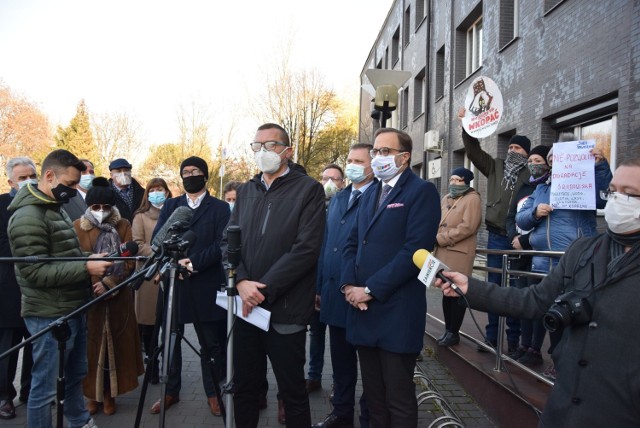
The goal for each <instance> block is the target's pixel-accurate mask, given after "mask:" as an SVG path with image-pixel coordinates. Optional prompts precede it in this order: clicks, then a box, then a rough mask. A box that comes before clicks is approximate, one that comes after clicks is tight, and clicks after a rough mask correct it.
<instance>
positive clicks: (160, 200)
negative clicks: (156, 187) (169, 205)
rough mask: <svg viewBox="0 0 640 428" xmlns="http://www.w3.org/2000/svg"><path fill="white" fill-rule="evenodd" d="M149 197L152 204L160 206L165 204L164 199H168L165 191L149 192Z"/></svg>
mask: <svg viewBox="0 0 640 428" xmlns="http://www.w3.org/2000/svg"><path fill="white" fill-rule="evenodd" d="M147 199H149V202H151V205H153V206H155V207H160V206H162V204H164V201H166V200H167V195H165V194H164V192H149V196H148V197H147Z"/></svg>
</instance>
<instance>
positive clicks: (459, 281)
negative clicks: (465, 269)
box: [433, 271, 469, 297]
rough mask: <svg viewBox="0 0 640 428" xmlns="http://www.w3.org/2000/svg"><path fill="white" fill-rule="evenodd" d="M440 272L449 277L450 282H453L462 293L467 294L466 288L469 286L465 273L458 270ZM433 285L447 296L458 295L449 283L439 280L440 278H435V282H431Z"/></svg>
mask: <svg viewBox="0 0 640 428" xmlns="http://www.w3.org/2000/svg"><path fill="white" fill-rule="evenodd" d="M442 274H443V275H444V276H446V277H447V278H449V279H450V280H451V282H453V283H454V284H455V285H456V286H457V287H458V289H459V290H460V291H462V294H467V289H468V288H469V278H467V276H466V275H465V274H462V273H459V272H448V271H442ZM433 285H434V287H437V288H440V289H442V294H444V295H445V296H447V297H460V295H459V294H458V293H456V291H455V290H454V289H453V288H451V283H449V282H446V281H443V280H441V279H440V278H436V282H435V283H434V284H433Z"/></svg>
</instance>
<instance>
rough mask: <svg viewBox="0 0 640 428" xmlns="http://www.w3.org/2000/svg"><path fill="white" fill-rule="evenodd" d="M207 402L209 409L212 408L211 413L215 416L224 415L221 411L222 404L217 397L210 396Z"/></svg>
mask: <svg viewBox="0 0 640 428" xmlns="http://www.w3.org/2000/svg"><path fill="white" fill-rule="evenodd" d="M207 402H208V403H209V409H211V414H212V415H213V416H222V412H221V411H220V404H218V398H217V397H208V398H207Z"/></svg>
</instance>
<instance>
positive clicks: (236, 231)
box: [227, 224, 242, 267]
mask: <svg viewBox="0 0 640 428" xmlns="http://www.w3.org/2000/svg"><path fill="white" fill-rule="evenodd" d="M240 233H241V231H240V226H237V225H235V224H234V225H231V226H229V227H227V260H228V262H229V265H231V266H232V267H236V266H238V265H239V264H240V261H241V259H242V256H241V249H242V239H241V238H240Z"/></svg>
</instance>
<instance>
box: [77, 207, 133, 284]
mask: <svg viewBox="0 0 640 428" xmlns="http://www.w3.org/2000/svg"><path fill="white" fill-rule="evenodd" d="M112 216H113V209H112V211H111V214H109V217H107V218H105V219H104V221H103V222H102V223H98V220H96V218H95V217H94V216H93V215H92V214H91V208H87V211H85V213H84V215H83V217H84V219H85V220H87V221H88V222H89V223H91V225H92V226H93V227H95V228H96V229H98V230H100V233H99V234H98V238H97V239H96V243H95V245H94V246H93V252H94V253H96V254H100V253H111V252H113V251H115V250H116V249H117V248H118V246H119V245H120V244H121V243H122V241H121V240H120V236H118V231H117V230H116V228H115V227H114V225H113V224H111V223H110V222H109V221H108V220H109V219H110V218H111V217H112ZM105 221H106V222H105ZM123 271H124V263H123V262H115V263H114V264H113V265H112V266H111V267H110V268H109V269H108V270H107V272H106V273H105V275H104V276H109V275H122V272H123Z"/></svg>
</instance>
